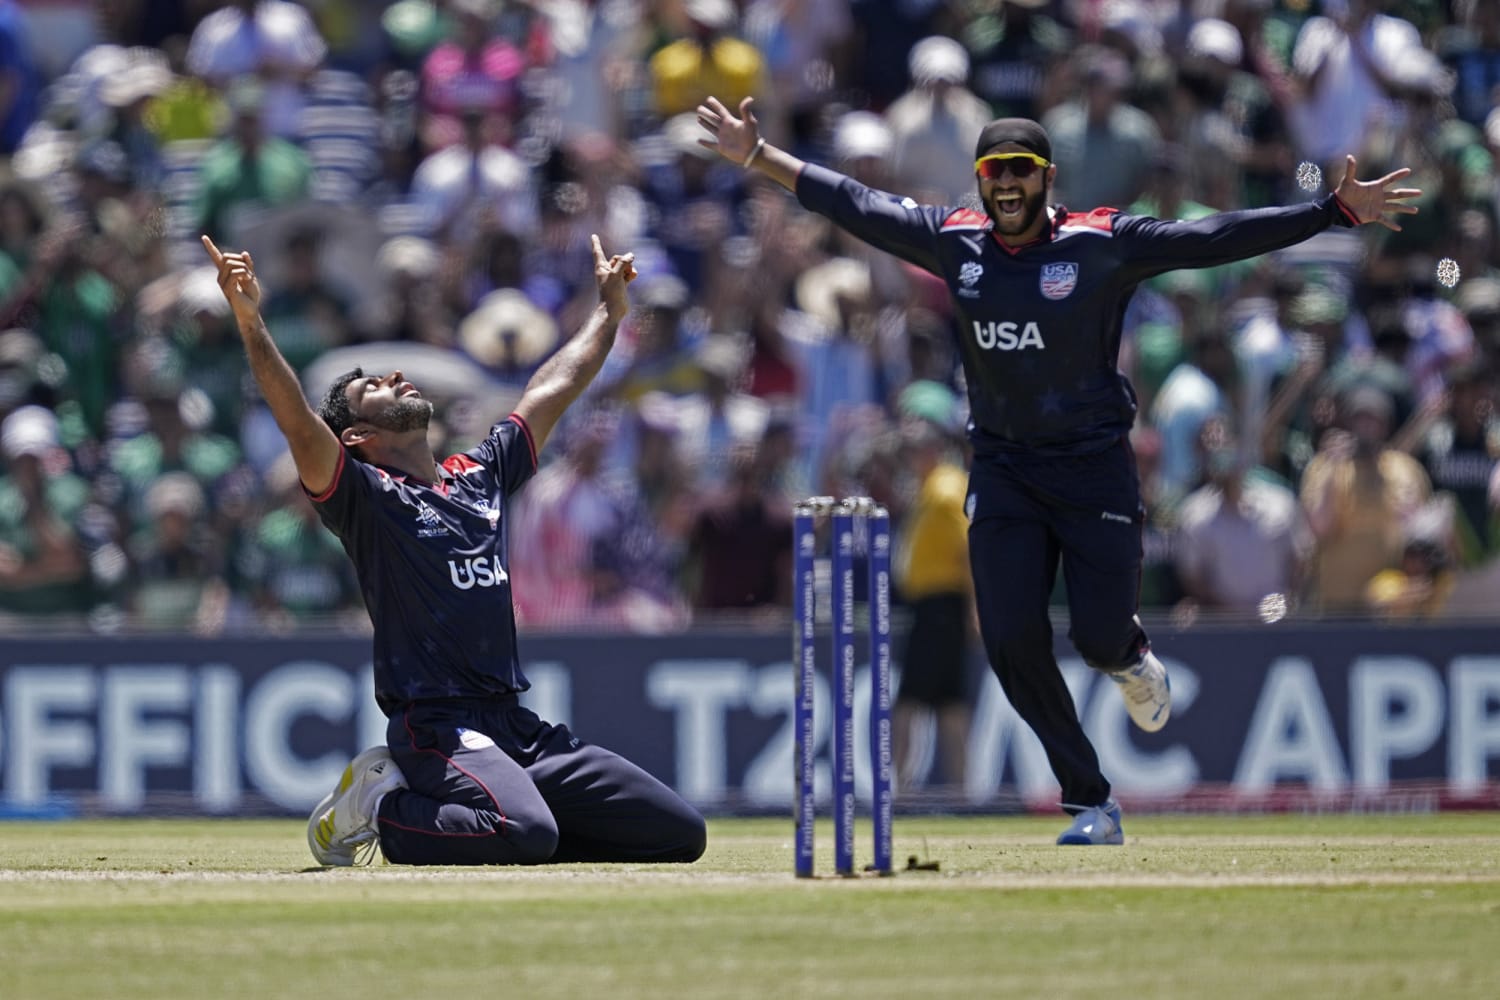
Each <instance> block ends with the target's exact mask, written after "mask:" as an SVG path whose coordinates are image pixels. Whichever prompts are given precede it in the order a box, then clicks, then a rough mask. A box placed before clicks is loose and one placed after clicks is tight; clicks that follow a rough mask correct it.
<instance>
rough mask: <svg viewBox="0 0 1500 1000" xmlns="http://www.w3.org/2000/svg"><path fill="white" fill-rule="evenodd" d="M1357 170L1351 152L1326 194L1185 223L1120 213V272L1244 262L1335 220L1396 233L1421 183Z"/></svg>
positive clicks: (1412, 210)
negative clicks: (1362, 175)
mask: <svg viewBox="0 0 1500 1000" xmlns="http://www.w3.org/2000/svg"><path fill="white" fill-rule="evenodd" d="M1356 169H1357V165H1356V164H1355V162H1354V157H1352V156H1351V157H1349V158H1348V162H1347V165H1346V167H1345V170H1344V178H1343V180H1341V181H1340V182H1339V186H1338V188H1337V189H1336V190H1335V191H1334V192H1333V193H1332V194H1331V195H1324V196H1323V197H1322V198H1320V199H1318V200H1317V201H1313V202H1307V203H1305V204H1301V205H1290V206H1285V207H1274V208H1254V209H1246V210H1242V211H1237V212H1218V213H1215V214H1213V215H1207V216H1204V217H1203V218H1201V219H1194V220H1192V221H1190V222H1175V221H1163V220H1161V219H1151V218H1146V217H1143V216H1127V217H1122V221H1119V222H1117V223H1116V224H1115V234H1116V236H1117V237H1119V238H1121V239H1122V241H1124V242H1125V243H1127V244H1128V253H1127V254H1126V256H1127V260H1126V262H1125V264H1124V269H1125V272H1126V274H1127V276H1128V277H1130V278H1132V279H1133V280H1141V279H1144V278H1149V277H1151V276H1152V275H1156V274H1161V273H1163V272H1164V271H1172V270H1176V269H1178V268H1196V267H1213V266H1215V265H1218V264H1227V263H1229V262H1231V261H1237V260H1247V259H1249V258H1251V257H1257V256H1259V255H1261V254H1263V253H1270V252H1271V251H1273V250H1280V249H1282V248H1283V247H1288V246H1291V245H1292V244H1294V243H1301V242H1302V241H1303V240H1306V239H1310V238H1312V237H1313V236H1316V235H1317V234H1318V233H1321V232H1322V231H1323V230H1325V229H1327V228H1328V227H1329V226H1332V225H1341V226H1359V225H1364V224H1366V223H1371V222H1378V223H1379V224H1380V225H1382V226H1385V227H1386V228H1387V229H1390V230H1393V231H1396V232H1399V231H1400V230H1401V225H1400V223H1398V222H1397V221H1396V220H1397V218H1398V217H1399V216H1402V215H1415V214H1416V212H1417V206H1415V205H1409V204H1407V202H1408V201H1410V200H1411V199H1413V198H1416V197H1419V196H1420V195H1421V194H1422V192H1421V190H1420V189H1419V188H1406V187H1396V184H1398V183H1399V182H1400V181H1401V180H1402V179H1403V178H1405V177H1406V176H1407V175H1408V174H1410V173H1411V171H1410V170H1409V169H1407V168H1404V167H1403V168H1402V169H1400V170H1394V171H1392V172H1391V173H1388V174H1386V175H1385V176H1384V177H1380V178H1377V179H1376V180H1372V181H1361V180H1359V179H1357V178H1356V176H1355V171H1356Z"/></svg>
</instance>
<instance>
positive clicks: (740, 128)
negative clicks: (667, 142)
mask: <svg viewBox="0 0 1500 1000" xmlns="http://www.w3.org/2000/svg"><path fill="white" fill-rule="evenodd" d="M754 103H755V98H753V97H747V98H745V99H744V100H743V101H741V102H740V113H739V117H737V118H736V117H735V115H734V112H732V111H730V110H729V109H728V108H726V107H725V106H724V104H723V102H721V101H720V100H719V99H718V98H717V97H710V98H708V99H706V100H705V101H704V102H703V103H702V104H700V105H698V124H700V125H702V126H703V127H704V128H705V129H707V130H708V132H709V134H710V135H712V136H713V138H712V139H699V140H698V145H700V146H702V147H704V148H705V149H712V150H714V151H715V152H716V153H718V154H719V155H720V156H722V157H724V158H725V159H726V160H730V161H732V162H734V163H738V164H739V165H740V166H742V167H744V168H745V169H746V170H757V171H759V172H760V173H763V174H765V175H766V176H767V177H769V178H771V180H773V181H775V182H776V183H777V184H780V185H781V186H782V187H784V188H786V189H787V190H788V191H790V192H792V193H793V194H796V192H797V175H798V174H800V173H801V172H802V168H803V167H805V166H806V165H807V164H805V163H803V162H802V161H801V160H799V159H798V158H797V157H795V156H793V155H792V154H791V153H788V152H786V151H785V150H782V149H777V148H776V147H775V146H773V145H771V144H770V143H768V142H766V140H765V139H763V138H762V137H761V134H760V122H759V121H758V120H756V117H755V112H753V111H751V110H750V106H751V105H752V104H754Z"/></svg>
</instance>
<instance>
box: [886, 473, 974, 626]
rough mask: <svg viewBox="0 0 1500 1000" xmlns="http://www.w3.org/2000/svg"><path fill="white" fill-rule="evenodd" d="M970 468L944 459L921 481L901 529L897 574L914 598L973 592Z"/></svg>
mask: <svg viewBox="0 0 1500 1000" xmlns="http://www.w3.org/2000/svg"><path fill="white" fill-rule="evenodd" d="M968 494H969V474H968V473H967V472H965V471H964V470H963V469H960V468H958V467H957V466H955V465H939V466H938V467H937V468H935V469H933V470H932V471H931V472H930V473H928V474H927V478H926V479H925V480H923V482H922V489H921V492H920V493H919V494H918V496H917V504H916V506H915V507H914V508H912V511H911V513H910V514H909V515H908V516H907V522H906V529H905V531H904V532H903V533H902V534H903V537H902V539H901V550H900V558H899V560H898V563H897V565H898V570H897V579H898V580H899V581H900V585H901V593H902V595H903V596H905V598H906V599H907V600H909V601H913V600H920V599H921V598H923V597H931V596H933V595H935V594H953V593H959V594H966V593H968V592H969V581H970V576H969V517H968V515H967V514H966V513H965V512H964V504H965V502H966V501H967V499H968Z"/></svg>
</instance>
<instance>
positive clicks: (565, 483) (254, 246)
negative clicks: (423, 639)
mask: <svg viewBox="0 0 1500 1000" xmlns="http://www.w3.org/2000/svg"><path fill="white" fill-rule="evenodd" d="M1497 87H1500V0H1322V2H1319V0H396V2H384V0H308V2H306V3H292V2H287V0H259V2H256V0H242V2H236V3H214V2H212V0H97V2H92V3H90V2H87V0H0V617H3V619H4V620H5V621H6V622H8V623H9V626H10V627H11V628H13V629H14V628H17V627H25V626H26V625H27V624H28V623H34V622H38V621H40V620H42V619H43V618H45V619H47V620H49V621H51V622H53V623H63V624H69V623H71V624H74V625H78V626H80V627H85V628H89V629H93V630H100V631H109V630H119V629H153V628H160V629H174V630H194V631H197V632H200V633H204V634H214V633H219V632H224V631H235V630H248V629H256V630H265V629H278V630H279V629H290V628H296V627H299V626H302V625H306V624H314V623H316V624H320V625H327V624H330V623H343V624H344V625H346V626H347V627H349V628H361V627H364V626H363V624H362V622H363V610H362V605H361V601H360V597H359V593H358V590H357V587H356V586H355V583H354V580H353V578H352V574H351V572H350V570H349V567H348V564H347V559H346V558H345V556H344V554H343V552H342V551H341V550H340V548H339V546H338V543H337V542H336V541H335V540H334V538H333V536H332V535H331V534H329V533H327V532H326V531H324V530H322V529H321V528H320V526H319V524H318V522H317V518H316V515H315V514H314V513H313V511H312V509H311V507H310V505H309V504H308V503H307V502H306V500H305V499H303V497H302V495H301V491H300V488H299V484H298V482H297V479H296V474H295V471H294V470H293V469H292V467H291V465H290V463H289V459H288V457H287V454H286V449H285V445H284V442H283V440H282V439H281V437H280V435H279V432H278V431H277V429H276V427H275V424H274V422H273V421H272V420H271V419H270V417H269V414H268V412H267V411H266V409H265V407H264V404H263V403H262V402H261V400H260V399H259V398H258V395H257V393H256V390H255V387H254V384H253V382H252V381H251V380H250V379H249V376H248V371H247V369H246V366H245V364H244V363H243V359H242V355H241V349H240V342H239V338H238V336H237V334H236V331H235V329H234V324H233V320H232V317H231V316H230V315H229V312H228V309H227V306H226V304H225V302H224V300H223V298H222V296H221V295H220V293H219V290H218V288H217V286H216V285H215V282H214V279H213V272H212V270H211V269H209V268H206V267H205V264H206V261H204V260H203V259H202V256H201V250H200V248H199V247H198V244H197V236H198V234H200V233H208V234H210V235H211V236H212V237H213V238H214V239H215V240H216V241H217V242H218V244H219V245H220V246H224V247H235V248H239V247H244V248H247V249H250V250H251V251H252V253H254V254H255V256H256V260H257V264H258V269H259V270H260V272H261V274H262V281H263V283H264V284H265V286H266V296H267V297H266V301H265V303H264V307H265V308H264V312H265V315H266V319H267V322H268V325H269V327H270V329H271V331H272V334H273V336H274V337H275V339H276V341H277V343H278V344H279V345H280V347H281V350H282V351H283V352H284V353H285V355H286V357H287V359H288V360H289V361H290V363H291V364H292V365H293V366H294V367H295V368H296V369H297V370H298V372H299V374H300V375H301V376H302V378H303V379H304V382H305V384H306V386H307V389H308V392H309V394H310V395H311V396H313V397H314V398H316V397H317V396H318V395H319V394H320V393H321V391H322V389H323V387H324V386H326V384H327V383H328V382H329V381H331V380H332V378H333V376H334V375H336V374H337V373H338V372H340V371H343V370H347V369H348V368H352V367H354V366H355V365H356V364H360V365H363V366H364V367H365V369H366V370H370V371H381V370H389V369H390V368H393V367H399V368H401V370H402V371H403V372H405V373H406V375H407V377H408V378H410V379H411V380H412V381H413V382H414V383H415V384H416V385H418V386H419V387H420V388H422V390H423V391H424V394H425V395H427V396H428V397H429V398H433V399H434V400H436V401H437V402H438V406H439V409H438V419H437V420H435V421H434V425H433V431H432V437H433V444H434V447H435V449H436V450H437V451H438V452H439V453H440V454H448V453H451V452H452V451H457V450H462V449H463V448H467V447H469V446H471V445H472V444H473V443H474V442H475V441H476V440H477V439H478V438H479V437H481V436H482V435H483V434H484V433H485V430H486V429H487V428H488V426H489V425H490V424H491V423H492V422H494V421H495V420H497V419H500V418H502V417H504V416H505V414H506V413H508V412H509V409H510V407H511V406H512V405H513V404H514V402H515V400H516V399H517V398H518V397H519V393H520V391H521V389H522V387H523V386H524V385H525V383H526V380H527V378H528V377H529V376H530V375H531V374H532V373H533V372H534V371H535V370H536V368H537V367H538V366H539V365H540V364H541V363H542V362H543V361H544V360H545V359H546V358H547V357H548V356H549V355H550V354H551V353H552V352H553V351H554V350H555V349H556V348H557V346H558V345H559V344H560V343H561V342H562V341H563V340H564V339H566V338H567V337H568V336H569V335H570V334H571V332H572V331H573V330H575V329H576V328H577V326H578V325H579V323H580V322H581V320H582V318H583V317H584V315H585V314H586V312H587V310H588V308H589V307H590V306H591V305H592V303H593V301H594V298H595V292H594V287H593V278H592V270H591V263H590V260H591V258H590V254H589V244H588V238H589V234H590V233H595V232H597V233H599V234H600V235H601V237H602V238H603V242H604V245H605V247H606V249H607V250H608V251H610V252H623V251H626V250H629V251H633V252H634V253H635V254H636V262H637V268H638V270H639V271H640V273H641V276H640V278H639V280H638V281H637V282H636V283H635V284H634V285H633V286H632V298H633V302H634V311H633V313H632V315H631V316H630V318H629V319H628V320H627V322H626V324H625V326H623V327H622V329H621V333H620V336H619V341H618V344H617V347H616V349H615V351H614V354H613V355H612V357H611V359H610V361H609V363H608V365H607V367H606V369H605V370H604V372H603V373H602V374H601V376H600V378H599V379H598V381H597V382H596V384H595V386H594V387H593V389H592V390H591V391H590V392H589V394H588V395H587V396H586V397H585V398H584V399H583V400H582V401H580V403H579V404H577V405H576V406H575V407H574V410H573V412H571V413H570V415H569V417H568V419H567V422H566V423H565V424H564V425H563V426H562V427H561V428H560V429H559V432H558V434H557V436H556V437H555V438H554V443H553V444H552V445H551V446H549V448H548V450H547V452H546V453H544V466H543V468H542V469H541V470H540V471H539V473H538V474H537V477H536V479H535V481H534V482H533V483H532V484H531V485H530V486H529V487H528V488H527V489H526V490H525V491H524V492H523V494H522V495H521V498H520V501H519V504H518V508H517V509H516V511H515V514H514V518H513V521H512V524H511V528H510V540H511V547H512V560H513V563H514V565H513V571H514V572H513V579H514V580H515V598H516V603H517V609H518V613H519V615H520V616H521V618H522V619H523V621H524V622H526V623H527V624H530V625H534V626H543V627H545V626H560V625H574V624H589V625H596V626H605V627H611V628H613V627H619V628H625V629H633V630H647V631H650V630H671V629H676V628H681V627H684V626H686V625H687V624H689V623H691V622H693V621H703V620H705V619H707V618H710V617H712V616H715V615H721V614H731V613H733V614H749V615H766V616H770V617H775V616H779V615H784V613H785V606H786V604H787V603H788V601H789V586H790V571H789V565H788V563H789V557H790V531H789V520H790V515H791V503H792V501H793V500H795V499H799V498H801V497H805V496H809V495H834V496H848V495H868V496H873V497H875V498H877V499H878V500H880V501H881V502H883V503H885V504H887V505H888V506H889V507H890V509H891V511H892V516H893V518H894V524H895V528H896V532H897V535H898V538H899V537H900V534H901V529H902V524H903V521H904V519H905V517H906V516H907V514H908V513H909V512H910V511H912V510H913V509H915V507H916V505H917V503H918V499H919V497H920V496H921V495H922V489H923V485H924V483H923V479H924V477H926V476H930V475H932V474H933V472H932V470H933V469H934V468H935V467H936V466H942V467H944V468H947V469H950V470H951V468H952V467H953V466H958V467H962V465H963V464H964V461H965V455H964V442H963V427H964V423H965V420H966V402H965V395H964V387H963V383H962V373H961V371H960V369H959V366H958V363H957V358H956V354H955V349H954V346H953V345H954V335H955V334H954V330H953V329H952V325H953V324H952V315H951V311H950V307H949V305H948V301H947V296H946V290H945V288H944V287H943V285H942V284H941V283H940V282H938V281H936V280H935V279H933V278H932V277H931V276H929V275H926V274H925V273H922V272H920V271H917V270H914V269H912V268H910V267H908V266H906V265H903V264H901V263H900V262H898V261H896V260H894V259H892V258H890V257H887V256H884V255H881V254H878V253H875V252H873V251H871V250H870V249H869V248H867V247H865V246H863V245H861V244H859V243H857V242H855V241H853V240H852V239H850V238H849V237H847V236H845V235H843V234H841V233H839V232H837V231H836V230H834V229H833V228H831V226H830V225H829V224H828V223H827V222H825V221H824V220H822V219H820V218H819V217H817V216H814V215H812V214H810V213H808V212H805V211H803V210H802V209H800V208H799V207H798V206H797V205H796V204H795V202H794V201H793V200H791V199H790V198H789V197H788V196H787V195H786V194H785V193H784V192H782V191H781V190H780V189H777V188H774V187H772V186H768V184H767V183H766V182H765V181H764V180H762V179H758V178H756V177H754V176H750V175H747V174H746V173H745V172H743V171H741V170H740V169H738V168H737V167H735V166H733V165H731V164H727V163H725V162H723V161H721V160H720V159H719V158H718V157H717V155H716V154H714V153H712V152H710V151H709V150H706V149H704V148H703V147H702V146H700V145H699V144H698V142H697V139H698V136H699V134H700V130H699V128H698V126H697V125H696V124H695V122H694V120H693V115H692V109H693V108H694V107H695V106H696V105H697V104H698V103H699V102H700V101H701V100H702V98H703V97H704V96H705V95H708V94H714V95H717V96H718V97H720V98H721V99H723V100H725V102H726V103H729V104H731V105H733V104H735V103H736V102H738V101H739V100H740V99H741V98H743V97H745V96H748V95H753V96H754V97H755V99H756V113H757V115H758V117H759V119H760V121H761V123H762V129H763V131H764V132H765V134H766V135H767V136H769V137H770V138H771V139H772V140H773V141H774V142H776V143H778V144H780V145H783V146H785V147H786V148H789V149H791V150H792V151H794V152H795V153H797V154H798V155H800V156H802V157H804V158H807V159H810V160H815V161H818V162H823V163H827V164H829V165H832V166H835V167H837V168H839V169H841V170H843V171H845V172H846V173H849V174H851V175H852V176H854V177H857V178H859V179H860V180H862V181H865V182H866V183H869V184H871V185H874V186H877V187H880V188H884V189H886V190H891V191H896V192H900V193H902V194H907V195H910V196H912V197H914V198H916V199H918V200H919V201H930V202H936V203H947V204H973V203H975V198H974V187H975V184H974V180H973V167H972V149H973V144H974V138H975V136H976V134H977V132H978V130H979V128H980V126H981V125H982V124H984V123H985V122H986V121H988V120H989V119H990V118H992V117H996V116H1000V115H1026V116H1030V117H1034V118H1037V119H1039V120H1041V121H1042V122H1043V123H1044V125H1045V126H1046V128H1047V130H1048V131H1049V133H1050V135H1051V139H1052V145H1053V150H1054V153H1055V159H1056V162H1057V164H1058V167H1059V174H1058V184H1057V190H1056V199H1057V201H1059V202H1060V203H1062V204H1065V205H1067V206H1069V207H1071V208H1075V209H1089V208H1093V207H1095V206H1098V205H1111V206H1116V207H1119V208H1122V209H1125V210H1128V211H1133V212H1138V213H1143V214H1151V215H1156V216H1159V217H1163V218H1193V217H1197V216H1199V215H1202V214H1205V213H1209V212H1213V211H1219V210H1228V209H1237V208H1244V207H1255V206H1260V205H1269V204H1283V203H1289V202H1294V201H1299V200H1303V199H1307V198H1311V197H1314V196H1315V195H1317V194H1319V193H1321V192H1322V191H1324V190H1326V189H1328V188H1329V187H1332V186H1333V185H1336V184H1337V181H1338V178H1339V176H1341V172H1342V171H1343V169H1344V163H1343V161H1344V154H1346V153H1354V154H1356V155H1357V156H1358V157H1359V169H1360V173H1361V175H1362V176H1365V177H1370V176H1376V175H1378V174H1379V173H1382V172H1384V171H1385V170H1387V169H1393V168H1395V167H1396V166H1401V165H1406V166H1410V167H1411V168H1412V171H1413V173H1412V177H1411V182H1412V184H1413V186H1416V187H1420V188H1422V189H1423V191H1424V192H1425V194H1424V195H1423V197H1422V198H1421V200H1420V208H1421V214H1420V215H1418V216H1415V217H1413V218H1411V219H1410V221H1408V222H1407V223H1406V225H1405V227H1404V229H1403V230H1402V231H1401V232H1390V231H1387V230H1384V229H1381V228H1380V227H1373V226H1372V227H1364V228H1363V229H1361V230H1358V231H1352V230H1334V231H1331V232H1328V233H1326V234H1323V235H1322V236H1319V237H1317V238H1316V239H1314V240H1312V241H1310V242H1308V243H1305V244H1303V245H1300V246H1298V247H1296V248H1293V249H1291V250H1288V251H1285V252H1282V253H1278V254H1273V255H1270V256H1268V257H1265V258H1262V259H1259V260H1256V261H1252V262H1247V263H1244V264H1240V265H1234V266H1229V267H1222V268H1216V269H1212V270H1201V271H1189V272H1181V273H1177V274H1172V275H1167V276H1164V277H1162V278H1160V279H1155V280H1153V281H1152V282H1150V283H1149V284H1148V285H1146V286H1143V287H1142V288H1141V290H1140V291H1139V293H1138V294H1137V295H1136V297H1135V299H1134V300H1133V302H1132V304H1131V307H1130V309H1129V312H1128V314H1127V316H1126V322H1125V341H1124V347H1123V352H1122V359H1121V365H1122V368H1123V370H1125V372H1126V373H1127V374H1128V375H1129V376H1130V378H1131V380H1132V382H1133V384H1134V385H1135V387H1136V390H1137V392H1138V395H1139V398H1140V415H1139V418H1138V421H1137V425H1136V428H1135V431H1134V434H1133V438H1134V444H1135V448H1136V451H1137V454H1138V457H1139V465H1140V471H1141V475H1142V477H1143V482H1144V485H1145V492H1146V496H1147V499H1148V506H1149V517H1148V523H1147V525H1146V530H1145V545H1146V559H1147V565H1146V571H1145V574H1144V576H1143V581H1142V586H1143V606H1144V607H1146V608H1148V609H1156V610H1165V609H1171V610H1172V611H1173V612H1174V613H1175V614H1177V615H1179V616H1180V617H1181V619H1182V620H1191V619H1192V618H1193V617H1194V616H1196V615H1200V614H1234V615H1256V614H1258V615H1259V616H1260V617H1261V618H1263V619H1266V620H1272V619H1276V618H1281V617H1284V616H1287V615H1293V616H1299V615H1300V616H1308V615H1378V616H1386V617H1402V618H1413V617H1435V616H1440V615H1455V614H1473V613H1478V614H1493V613H1494V611H1495V609H1496V608H1497V607H1500V559H1497V553H1500V519H1497V511H1500V472H1497V463H1496V457H1497V455H1500V423H1497V420H1496V416H1495V412H1494V411H1495V401H1496V395H1497V388H1496V387H1497V382H1500V241H1497V239H1496V225H1497V221H1500V215H1497V208H1500V174H1497V171H1496V168H1495V163H1496V160H1495V157H1496V154H1497V153H1500V111H1497V110H1496V109H1497V108H1500V90H1497V89H1496V88H1497ZM1314 168H1317V170H1316V171H1315V170H1314ZM1318 171H1320V172H1321V173H1320V174H1318V175H1317V176H1309V175H1310V174H1316V173H1317V172H1318ZM1299 178H1301V179H1302V180H1303V181H1304V185H1299V183H1298V181H1299ZM1439 262H1443V266H1442V267H1441V268H1440V267H1439ZM1450 265H1451V267H1450ZM1455 268H1456V270H1457V272H1458V273H1459V274H1460V275H1461V278H1460V280H1459V281H1458V282H1457V284H1456V285H1455V286H1453V287H1449V286H1448V285H1447V284H1445V283H1444V282H1442V281H1440V280H1439V273H1440V271H1441V272H1442V273H1443V275H1444V277H1449V276H1451V275H1450V274H1449V272H1450V271H1451V270H1453V269H1455ZM934 432H935V433H934ZM935 440H936V441H937V442H938V445H939V451H940V452H941V453H942V454H941V456H940V457H941V461H937V460H935V459H934V455H933V448H934V441H935ZM902 556H903V558H902V563H903V564H904V565H903V576H907V575H910V574H912V573H913V572H915V573H917V574H918V575H920V573H921V567H920V565H918V564H920V562H921V560H923V559H924V558H928V556H926V555H925V554H924V553H923V552H922V551H921V550H920V548H918V549H915V550H914V549H913V547H912V546H910V545H907V546H904V547H903V550H902Z"/></svg>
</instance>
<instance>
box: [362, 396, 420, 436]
mask: <svg viewBox="0 0 1500 1000" xmlns="http://www.w3.org/2000/svg"><path fill="white" fill-rule="evenodd" d="M431 419H432V403H431V402H430V401H428V400H425V399H419V398H411V399H398V400H396V401H395V402H394V403H392V404H391V405H390V406H387V407H385V408H384V409H382V410H380V411H379V412H377V413H375V414H374V415H373V416H371V417H368V418H367V420H368V422H369V423H371V424H374V425H375V426H376V427H379V428H380V429H381V430H383V431H395V432H397V433H400V432H402V431H421V430H426V429H427V423H428V421H430V420H431Z"/></svg>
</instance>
